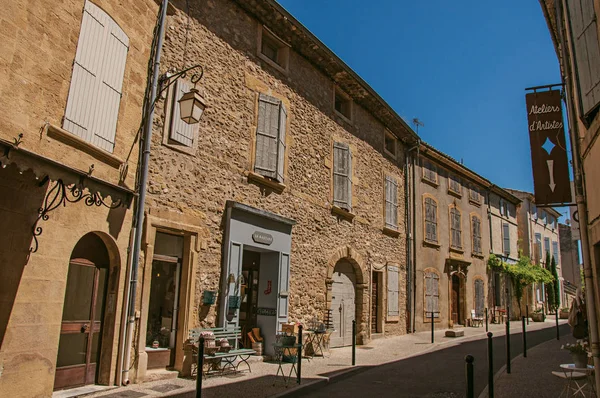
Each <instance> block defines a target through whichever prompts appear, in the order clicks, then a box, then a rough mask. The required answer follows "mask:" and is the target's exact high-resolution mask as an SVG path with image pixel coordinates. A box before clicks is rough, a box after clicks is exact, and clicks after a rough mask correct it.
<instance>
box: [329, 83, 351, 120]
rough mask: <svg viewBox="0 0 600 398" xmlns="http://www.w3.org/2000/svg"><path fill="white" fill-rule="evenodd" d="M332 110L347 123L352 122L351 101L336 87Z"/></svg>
mask: <svg viewBox="0 0 600 398" xmlns="http://www.w3.org/2000/svg"><path fill="white" fill-rule="evenodd" d="M333 109H335V111H336V112H337V113H338V114H340V115H341V116H343V117H344V118H346V119H347V120H348V121H351V120H352V100H351V99H350V98H349V97H348V96H347V95H346V94H344V93H343V92H342V91H341V90H340V89H339V88H337V87H335V89H334V91H333Z"/></svg>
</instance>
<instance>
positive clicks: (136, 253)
mask: <svg viewBox="0 0 600 398" xmlns="http://www.w3.org/2000/svg"><path fill="white" fill-rule="evenodd" d="M168 5H169V0H163V1H162V6H161V9H160V14H159V22H158V31H157V33H156V34H157V35H158V37H157V42H156V53H155V54H154V70H153V72H152V87H151V91H150V101H149V103H148V104H149V105H148V107H147V108H146V112H147V117H146V122H145V124H144V135H143V139H144V151H143V153H142V162H141V175H140V184H139V187H138V190H139V197H138V203H137V209H136V210H137V211H136V219H135V225H136V228H135V239H134V242H133V243H134V244H133V252H132V255H131V257H132V261H131V269H130V270H128V274H129V275H131V277H130V281H129V284H130V289H129V308H128V322H127V333H126V338H125V341H126V345H125V353H124V354H125V366H124V367H123V369H122V370H121V371H122V373H123V380H122V383H123V385H127V384H129V381H130V380H129V369H130V367H131V347H132V345H133V344H132V343H133V329H134V328H135V297H136V289H137V278H138V268H139V262H140V251H141V246H142V232H143V230H144V208H145V202H146V185H147V184H148V164H149V162H150V146H151V141H152V124H153V123H152V122H153V120H154V106H153V104H154V102H155V101H156V91H157V87H158V77H159V74H160V53H161V50H162V45H163V37H164V32H165V23H166V19H167V7H168Z"/></svg>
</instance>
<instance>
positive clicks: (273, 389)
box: [86, 318, 565, 398]
mask: <svg viewBox="0 0 600 398" xmlns="http://www.w3.org/2000/svg"><path fill="white" fill-rule="evenodd" d="M560 323H561V324H563V323H565V321H561V322H560ZM552 327H555V321H554V319H552V318H550V319H548V320H547V321H546V322H539V323H538V322H530V324H529V326H528V327H527V330H528V331H534V330H540V329H544V328H552ZM446 330H447V329H443V330H438V331H436V332H435V339H434V340H435V343H434V344H431V332H420V333H415V334H408V335H404V336H398V337H389V338H381V339H377V340H373V341H372V342H371V343H369V344H368V345H364V346H357V347H356V364H357V366H356V367H352V366H351V361H352V359H351V358H352V349H351V347H343V348H336V349H332V350H331V355H330V356H329V357H326V358H321V357H316V358H313V359H311V360H310V361H308V360H306V359H303V360H302V384H301V385H300V386H298V385H297V384H296V383H295V382H294V381H292V382H290V383H288V385H287V386H286V385H285V384H284V382H283V380H281V377H278V378H276V377H275V376H274V375H275V373H276V371H277V364H276V363H273V362H254V363H252V373H248V372H243V373H240V374H237V375H235V376H230V377H227V376H223V377H211V378H208V379H207V380H204V381H203V383H202V385H203V389H202V390H203V391H202V393H203V394H202V395H203V396H204V397H223V396H242V394H243V396H244V397H245V398H254V397H256V398H258V397H270V396H278V395H285V394H286V393H290V392H292V391H295V390H297V389H298V388H305V387H307V386H312V387H314V386H315V383H328V382H329V380H330V379H333V378H336V377H343V376H349V375H350V373H351V372H354V371H360V370H361V369H362V368H363V367H364V368H366V367H369V366H376V365H382V364H385V363H389V362H394V361H398V360H401V359H406V358H409V357H413V356H417V355H421V354H425V353H428V352H431V351H436V350H440V349H443V348H447V347H450V346H453V345H458V344H461V343H463V342H466V341H473V340H479V339H484V338H486V332H485V326H484V327H479V328H471V327H466V328H463V330H464V332H465V335H464V337H458V338H449V337H445V336H444V334H445V331H446ZM489 330H490V332H492V333H494V336H503V335H504V334H505V325H504V324H501V325H492V324H490V325H489ZM520 332H521V323H520V322H511V334H512V333H520ZM561 342H562V340H561ZM290 367H291V364H285V365H284V370H287V371H289V369H290ZM349 372H350V373H349ZM195 383H196V381H195V379H182V378H177V379H170V380H159V381H153V382H148V383H141V384H134V385H130V386H128V387H114V388H111V389H107V390H104V391H102V392H97V393H94V394H90V395H86V397H103V398H135V397H150V396H177V397H194V391H195ZM497 396H502V395H498V394H497Z"/></svg>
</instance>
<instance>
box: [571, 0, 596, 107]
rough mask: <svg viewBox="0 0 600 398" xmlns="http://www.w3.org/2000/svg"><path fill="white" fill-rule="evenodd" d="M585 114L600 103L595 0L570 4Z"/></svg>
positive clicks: (582, 0) (572, 0)
mask: <svg viewBox="0 0 600 398" xmlns="http://www.w3.org/2000/svg"><path fill="white" fill-rule="evenodd" d="M567 3H568V7H569V21H570V25H571V35H572V38H573V44H574V47H575V48H574V52H575V64H576V73H577V75H578V77H579V79H578V80H579V95H580V98H581V106H582V114H583V115H585V116H587V115H589V113H590V112H591V111H593V110H594V109H595V108H596V106H597V105H598V104H599V103H600V45H599V43H598V30H597V29H598V28H597V22H596V12H595V10H594V0H567Z"/></svg>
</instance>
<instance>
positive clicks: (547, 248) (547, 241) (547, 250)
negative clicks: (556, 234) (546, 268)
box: [544, 238, 550, 261]
mask: <svg viewBox="0 0 600 398" xmlns="http://www.w3.org/2000/svg"><path fill="white" fill-rule="evenodd" d="M548 254H550V238H544V261H546V256H547V255H548Z"/></svg>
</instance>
